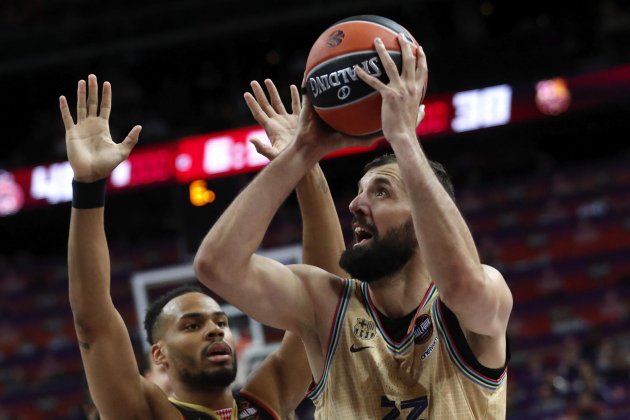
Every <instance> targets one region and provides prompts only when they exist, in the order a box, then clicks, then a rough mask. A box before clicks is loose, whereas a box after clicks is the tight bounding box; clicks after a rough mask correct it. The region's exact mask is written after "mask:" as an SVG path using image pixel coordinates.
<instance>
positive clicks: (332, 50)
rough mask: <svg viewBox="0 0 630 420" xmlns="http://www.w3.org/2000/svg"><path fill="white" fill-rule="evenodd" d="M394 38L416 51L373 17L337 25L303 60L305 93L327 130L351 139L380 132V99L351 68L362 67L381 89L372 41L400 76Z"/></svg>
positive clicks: (388, 23) (390, 24)
mask: <svg viewBox="0 0 630 420" xmlns="http://www.w3.org/2000/svg"><path fill="white" fill-rule="evenodd" d="M399 33H403V34H405V36H406V37H407V39H408V40H409V41H411V42H413V43H414V44H415V45H418V43H417V41H416V40H415V39H414V38H413V36H412V35H411V34H410V33H409V31H407V30H406V29H405V28H404V27H402V26H401V25H399V24H398V23H396V22H394V21H393V20H391V19H388V18H385V17H382V16H375V15H359V16H353V17H349V18H346V19H343V20H340V21H338V22H336V23H334V24H333V25H332V26H330V27H329V28H328V29H326V30H325V31H324V32H323V33H322V34H321V35H320V36H319V38H317V40H316V41H315V43H314V44H313V46H312V48H311V50H310V52H309V55H308V58H307V60H306V70H305V72H304V80H305V83H306V86H305V88H306V93H307V95H308V96H309V98H310V100H311V102H312V104H313V108H314V109H315V112H316V113H317V114H318V115H319V117H320V118H321V119H322V120H323V121H324V122H325V123H326V124H328V125H329V126H330V127H331V128H332V129H334V130H336V131H339V132H341V133H344V134H348V135H352V136H371V135H375V134H378V133H380V132H381V95H379V93H378V92H376V91H375V90H374V89H373V88H372V87H370V86H368V85H367V84H366V83H365V82H363V81H362V80H361V79H359V78H358V77H357V75H356V74H355V71H354V67H355V66H361V67H362V68H363V69H364V70H365V71H366V72H367V73H368V74H371V75H372V76H375V77H377V78H378V79H379V80H381V81H382V82H383V83H387V82H389V78H388V77H387V74H386V73H385V70H384V69H383V66H382V64H381V62H380V59H379V57H378V54H377V52H376V50H375V49H374V38H376V37H380V38H381V39H382V40H383V44H384V45H385V48H386V49H387V51H388V53H389V55H390V57H392V59H393V61H394V62H395V63H396V66H397V67H398V71H399V72H400V71H401V68H402V53H401V50H400V44H399V43H398V39H397V36H398V34H399ZM418 105H419V104H418Z"/></svg>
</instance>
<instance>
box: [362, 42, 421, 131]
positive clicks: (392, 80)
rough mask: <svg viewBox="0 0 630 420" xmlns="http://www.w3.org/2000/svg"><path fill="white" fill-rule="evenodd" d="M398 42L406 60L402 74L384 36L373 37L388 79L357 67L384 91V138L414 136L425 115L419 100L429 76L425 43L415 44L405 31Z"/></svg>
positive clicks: (366, 77) (370, 83)
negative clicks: (386, 44) (382, 38)
mask: <svg viewBox="0 0 630 420" xmlns="http://www.w3.org/2000/svg"><path fill="white" fill-rule="evenodd" d="M398 42H399V44H400V49H401V51H402V60H403V65H402V73H401V74H399V73H398V69H397V67H396V64H395V63H394V61H393V60H392V58H391V57H390V56H389V54H388V52H387V50H386V49H385V46H384V44H383V42H382V41H381V39H380V38H376V39H375V41H374V47H375V49H376V52H377V53H378V56H379V58H380V59H381V62H382V63H383V68H384V69H385V72H386V73H387V76H388V77H389V83H387V84H385V83H383V82H381V81H380V80H379V79H377V78H376V77H374V76H372V75H370V74H368V73H366V72H365V70H363V69H362V68H361V67H360V66H358V67H357V68H356V74H357V76H358V77H359V78H360V79H361V80H363V81H364V82H365V83H367V84H368V85H369V86H371V87H372V88H374V90H376V91H377V92H378V93H379V94H380V95H381V98H382V100H383V102H382V108H381V119H382V122H383V128H382V129H383V134H384V135H385V138H386V139H387V140H388V141H390V142H392V141H396V140H397V139H398V138H400V137H401V136H404V137H410V136H411V137H413V138H414V139H415V132H416V127H417V126H418V124H419V123H420V121H422V119H423V118H424V105H420V104H421V102H422V100H423V99H424V94H425V91H426V85H427V79H428V69H427V59H426V56H425V54H424V51H423V50H422V47H420V46H416V45H413V44H412V43H411V42H410V41H409V40H407V38H405V36H404V35H402V34H399V35H398Z"/></svg>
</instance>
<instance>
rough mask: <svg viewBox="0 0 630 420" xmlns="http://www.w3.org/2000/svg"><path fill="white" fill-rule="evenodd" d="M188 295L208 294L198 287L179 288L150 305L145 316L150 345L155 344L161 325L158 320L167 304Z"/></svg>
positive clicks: (145, 327)
mask: <svg viewBox="0 0 630 420" xmlns="http://www.w3.org/2000/svg"><path fill="white" fill-rule="evenodd" d="M187 293H201V294H204V295H205V294H206V293H204V291H203V290H201V289H200V288H199V287H197V286H189V285H187V286H179V287H177V288H175V289H173V290H170V291H168V292H167V293H165V294H163V295H162V296H160V297H159V298H157V299H155V300H154V301H153V302H152V303H151V305H149V307H148V308H147V312H146V315H145V316H144V330H145V332H146V333H147V341H148V342H149V344H155V332H156V330H157V326H158V324H159V322H158V320H159V318H160V315H161V314H162V309H164V307H165V306H166V304H167V303H169V302H170V301H171V300H173V299H175V298H176V297H178V296H181V295H185V294H187Z"/></svg>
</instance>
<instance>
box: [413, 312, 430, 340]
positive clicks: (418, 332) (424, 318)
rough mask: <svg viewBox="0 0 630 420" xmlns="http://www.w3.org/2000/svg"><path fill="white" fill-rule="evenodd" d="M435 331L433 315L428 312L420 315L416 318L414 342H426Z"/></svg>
mask: <svg viewBox="0 0 630 420" xmlns="http://www.w3.org/2000/svg"><path fill="white" fill-rule="evenodd" d="M432 333H433V323H432V322H431V317H430V316H429V315H427V314H423V315H420V316H419V317H418V318H416V321H415V323H414V326H413V342H414V344H422V343H425V342H426V341H427V340H428V339H429V337H431V334H432Z"/></svg>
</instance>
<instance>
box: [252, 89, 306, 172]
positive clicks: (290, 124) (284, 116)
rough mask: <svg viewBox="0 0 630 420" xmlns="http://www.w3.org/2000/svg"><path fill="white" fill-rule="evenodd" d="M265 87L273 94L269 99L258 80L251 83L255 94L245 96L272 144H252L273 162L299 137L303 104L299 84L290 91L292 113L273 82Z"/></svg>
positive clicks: (262, 142)
mask: <svg viewBox="0 0 630 420" xmlns="http://www.w3.org/2000/svg"><path fill="white" fill-rule="evenodd" d="M265 86H266V87H267V91H268V92H269V98H267V95H265V92H264V90H263V88H262V87H261V86H260V84H259V83H258V82H256V81H253V82H252V83H251V87H252V91H253V92H254V94H253V95H252V94H251V93H249V92H246V93H245V94H244V97H245V102H246V103H247V106H248V107H249V110H250V111H251V113H252V115H253V117H254V119H255V120H256V121H257V122H258V124H260V125H261V126H262V127H263V128H264V129H265V132H266V133H267V136H268V137H269V140H270V141H271V144H267V143H265V142H264V141H262V140H261V139H259V138H252V139H251V140H250V141H251V142H252V144H253V145H254V147H256V151H257V152H258V153H260V154H261V155H263V156H265V157H266V158H267V159H269V160H273V159H274V158H275V157H276V156H278V154H279V153H280V152H281V151H282V150H284V148H285V147H287V146H288V145H289V143H291V141H292V140H293V138H295V133H296V130H297V125H298V118H299V115H300V111H301V110H302V104H301V102H300V94H299V92H298V89H297V87H296V86H295V85H291V88H290V89H291V113H289V112H287V110H286V109H285V107H284V104H283V103H282V100H281V99H280V95H279V94H278V89H276V85H274V83H273V82H272V81H271V80H269V79H266V80H265Z"/></svg>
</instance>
